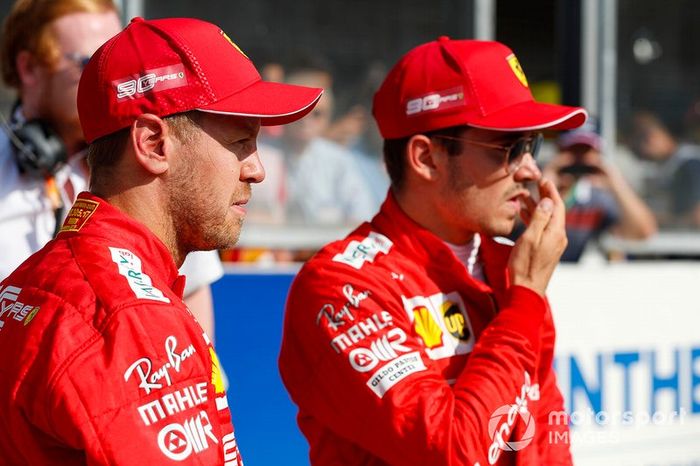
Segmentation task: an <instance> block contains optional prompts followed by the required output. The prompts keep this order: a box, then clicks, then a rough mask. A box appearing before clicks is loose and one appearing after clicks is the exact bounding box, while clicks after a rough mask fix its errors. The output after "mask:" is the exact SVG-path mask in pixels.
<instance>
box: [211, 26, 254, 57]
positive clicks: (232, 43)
mask: <svg viewBox="0 0 700 466" xmlns="http://www.w3.org/2000/svg"><path fill="white" fill-rule="evenodd" d="M219 32H220V33H221V35H222V36H224V39H226V40H227V41H228V43H229V44H231V45H233V46H234V47H235V48H236V50H238V51H239V52H241V55H243V56H244V57H246V58H248V55H246V54H245V53H244V52H243V50H241V48H240V47H239V46H238V45H236V43H235V42H234V41H232V40H231V38H230V37H229V36H228V35H227V34H226V33H225V32H224V31H222V30H219ZM248 60H250V58H248Z"/></svg>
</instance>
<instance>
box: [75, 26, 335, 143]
mask: <svg viewBox="0 0 700 466" xmlns="http://www.w3.org/2000/svg"><path fill="white" fill-rule="evenodd" d="M321 92H322V89H316V88H308V87H303V86H293V85H289V84H282V83H273V82H267V81H262V79H261V77H260V74H258V71H257V70H256V69H255V66H254V65H253V62H251V61H250V59H248V57H247V56H246V55H245V54H244V53H243V52H242V51H241V50H240V49H239V48H238V46H236V45H235V44H234V43H233V42H232V41H231V40H230V39H229V38H228V36H226V34H225V33H224V32H223V31H222V30H221V29H219V28H218V27H217V26H215V25H213V24H211V23H208V22H205V21H201V20H197V19H191V18H168V19H157V20H148V21H146V20H144V19H142V18H134V19H133V20H132V21H131V23H130V24H129V25H128V26H127V27H126V29H124V30H123V31H122V32H120V33H119V34H117V35H116V36H114V37H113V38H112V39H110V40H109V41H107V42H106V43H105V44H104V45H103V46H102V47H100V48H99V49H98V50H97V52H95V55H94V56H93V57H92V58H91V60H90V62H88V64H87V66H86V67H85V70H84V71H83V74H82V76H81V79H80V85H79V87H78V112H79V116H80V124H81V126H82V128H83V133H84V134H85V139H86V140H87V141H88V142H92V141H94V140H95V139H97V138H100V137H102V136H106V135H108V134H111V133H113V132H115V131H117V130H120V129H122V128H126V127H128V126H129V125H131V123H132V122H133V121H134V119H135V118H136V117H137V116H138V115H141V114H143V113H153V114H155V115H159V116H167V115H172V114H174V113H180V112H186V111H189V110H202V111H211V112H215V113H225V114H232V115H241V116H252V117H259V118H261V124H262V125H280V124H285V123H290V122H292V121H295V120H297V119H299V118H301V117H302V116H304V115H306V114H307V113H308V112H310V111H311V109H313V107H314V106H315V105H316V103H317V102H318V99H319V98H320V96H321Z"/></svg>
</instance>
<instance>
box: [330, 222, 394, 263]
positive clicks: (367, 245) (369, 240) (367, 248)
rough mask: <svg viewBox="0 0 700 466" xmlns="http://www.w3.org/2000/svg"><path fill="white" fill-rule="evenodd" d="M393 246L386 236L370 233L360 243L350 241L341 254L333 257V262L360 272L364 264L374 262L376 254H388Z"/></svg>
mask: <svg viewBox="0 0 700 466" xmlns="http://www.w3.org/2000/svg"><path fill="white" fill-rule="evenodd" d="M393 245H394V243H392V242H391V240H390V239H389V238H387V237H386V236H384V235H382V234H380V233H375V232H374V231H371V232H370V233H369V235H368V236H367V237H366V238H365V239H363V240H362V241H350V243H349V244H348V247H347V248H345V251H344V252H343V253H342V254H336V255H335V256H334V257H333V261H334V262H342V263H343V264H347V265H349V266H350V267H353V268H355V269H357V270H360V269H361V268H362V266H363V265H364V263H365V262H368V261H369V262H374V258H375V257H376V256H377V254H379V253H380V252H381V253H384V254H389V250H390V249H391V247H392V246H393Z"/></svg>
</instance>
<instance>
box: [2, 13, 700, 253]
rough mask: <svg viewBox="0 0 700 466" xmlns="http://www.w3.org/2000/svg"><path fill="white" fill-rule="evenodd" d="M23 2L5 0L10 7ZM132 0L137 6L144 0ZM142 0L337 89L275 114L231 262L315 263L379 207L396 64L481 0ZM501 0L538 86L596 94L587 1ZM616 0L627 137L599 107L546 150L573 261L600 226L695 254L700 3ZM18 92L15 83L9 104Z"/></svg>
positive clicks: (506, 30) (502, 16)
mask: <svg viewBox="0 0 700 466" xmlns="http://www.w3.org/2000/svg"><path fill="white" fill-rule="evenodd" d="M9 3H10V2H8V1H3V2H0V4H1V6H2V8H3V11H7V10H8V9H9ZM121 3H122V9H123V10H124V14H125V15H128V12H129V11H132V10H131V9H130V8H129V6H130V5H131V4H132V3H134V2H128V1H123V2H121ZM136 3H138V4H139V5H140V8H141V11H139V13H140V14H143V15H144V16H146V17H159V16H199V17H201V18H203V19H206V20H210V21H214V22H217V23H219V24H220V25H221V26H222V27H223V28H224V29H226V30H230V31H232V32H233V33H235V35H236V37H237V38H239V39H238V41H239V45H240V46H241V47H242V48H243V49H244V50H245V51H246V53H248V54H249V55H250V56H251V58H253V60H254V61H255V62H256V63H257V64H259V65H260V71H261V74H262V75H263V76H264V78H265V79H268V80H273V81H280V82H282V81H283V82H289V83H295V84H303V85H309V86H318V87H323V88H324V89H325V90H326V91H325V94H324V96H323V98H322V100H321V102H320V103H319V105H318V106H317V107H316V108H315V109H314V110H313V112H312V113H311V114H310V116H309V117H308V118H305V119H303V120H301V121H299V122H297V123H295V124H293V125H289V126H287V127H284V128H282V127H267V128H263V131H262V132H261V135H260V138H259V144H258V147H259V153H260V155H261V159H262V161H263V164H264V166H265V169H266V179H265V181H264V182H263V183H262V184H261V185H258V186H255V187H254V188H253V197H252V200H251V202H250V203H249V205H248V211H249V215H248V219H247V224H246V227H245V228H244V235H243V237H242V240H241V243H240V247H239V248H237V249H235V250H229V251H221V256H222V259H224V260H225V261H231V262H244V263H258V264H270V263H287V262H296V261H303V260H305V259H307V258H308V257H310V255H311V254H313V252H314V250H315V247H316V246H320V245H321V244H323V243H325V242H327V241H329V240H332V239H335V238H340V237H342V236H343V235H344V234H345V233H347V232H348V231H349V229H350V227H351V226H352V225H356V224H357V223H358V222H359V221H362V220H369V219H370V217H371V216H372V215H373V213H374V212H376V211H377V210H378V208H379V205H380V204H381V203H382V201H383V200H384V198H385V196H386V192H387V189H388V187H389V179H388V176H387V174H386V171H385V169H384V166H383V162H382V140H381V138H380V136H379V133H378V131H377V129H376V126H375V124H374V121H373V119H372V115H371V107H372V96H373V94H374V92H375V91H376V89H377V88H378V86H379V83H380V82H381V80H382V79H383V77H384V75H385V73H386V71H387V64H389V63H393V61H395V59H396V58H397V57H398V56H400V55H401V54H403V53H404V52H405V51H406V50H408V49H409V48H411V47H412V46H414V45H415V44H418V43H420V42H424V41H427V40H431V39H434V38H436V37H437V36H438V35H441V34H449V35H451V36H453V37H474V34H475V26H474V14H475V11H476V10H475V8H476V7H475V3H476V2H473V1H458V0H441V1H438V2H413V3H411V4H409V5H403V6H401V7H400V8H401V9H400V10H398V8H399V7H398V6H397V5H396V4H395V3H394V2H391V1H385V0H382V1H375V2H369V1H364V0H363V1H359V2H347V1H343V0H332V1H328V2H323V4H315V3H314V2H301V3H299V4H295V5H294V7H292V6H290V5H288V4H286V2H282V1H276V0H275V1H268V2H253V4H248V3H245V4H244V3H241V2H230V4H227V5H226V6H222V5H221V4H219V3H218V2H207V1H203V2H198V6H197V9H196V10H195V8H194V7H193V6H192V4H191V3H190V2H187V1H186V0H173V1H171V2H168V3H167V8H166V4H164V3H162V2H149V1H143V2H136ZM523 3H526V4H527V5H523ZM494 4H495V5H496V13H495V23H496V24H495V37H494V39H497V40H500V41H503V42H505V43H506V44H508V45H509V46H510V47H512V48H513V50H514V51H515V52H516V54H518V56H519V58H520V62H521V63H523V66H524V70H525V73H526V74H527V76H528V80H529V81H530V84H531V88H532V90H533V93H535V97H536V98H537V99H538V100H543V101H551V102H556V103H564V104H573V105H577V104H581V103H583V102H582V101H581V100H582V99H581V95H580V94H581V93H580V91H579V89H580V88H581V85H582V82H581V81H582V80H583V79H584V78H583V77H582V76H581V75H582V73H581V72H580V71H581V70H580V66H579V64H578V61H577V58H580V56H581V53H582V52H581V51H580V50H581V42H582V41H585V40H586V39H585V38H584V39H581V37H582V36H581V34H580V31H581V27H582V26H581V14H580V12H581V8H582V2H581V1H571V2H563V1H556V0H539V1H537V2H515V1H509V0H499V1H497V2H494ZM617 5H618V6H617V8H618V22H619V27H618V35H617V43H618V61H619V63H618V67H619V73H618V77H619V84H618V89H619V92H618V95H617V107H618V115H617V116H618V118H617V120H618V121H617V140H616V141H604V140H603V139H602V138H601V136H600V128H599V125H598V124H597V123H598V120H596V118H595V115H594V118H593V119H592V121H591V123H590V124H588V125H587V126H586V127H585V128H583V129H581V130H578V131H576V132H575V133H571V134H564V135H563V136H561V137H560V138H559V139H555V138H554V137H547V139H546V143H545V148H544V149H543V150H542V154H541V157H540V160H539V161H538V162H539V163H540V166H541V168H542V170H543V172H544V173H545V174H546V176H549V177H551V178H554V179H555V180H556V182H557V185H558V186H559V188H560V189H561V190H562V193H563V194H564V195H565V197H566V201H567V208H568V209H569V210H568V218H567V221H568V225H569V240H570V243H571V244H570V247H569V250H568V251H567V254H566V255H565V260H568V261H572V262H575V261H578V260H580V259H581V257H582V256H584V255H585V252H586V251H590V250H591V249H593V250H595V251H597V254H599V255H600V248H599V246H598V244H599V243H598V240H599V239H600V238H601V236H608V237H612V238H618V239H621V240H624V241H625V243H620V244H623V245H624V244H627V245H628V244H629V243H626V241H633V242H640V241H646V242H649V241H654V240H655V239H657V238H660V237H661V238H663V236H664V235H668V234H671V235H673V234H676V233H678V232H683V234H684V235H685V236H684V238H687V237H688V235H690V237H691V238H695V243H693V244H694V246H692V245H691V247H690V252H689V253H687V254H685V255H684V257H690V258H699V257H700V84H698V83H699V82H700V80H698V79H697V76H698V75H699V74H698V72H700V52H699V51H698V50H697V49H698V48H697V47H692V44H693V43H694V44H697V43H700V42H698V40H700V33H698V32H697V28H694V24H695V23H696V22H697V18H698V15H700V6H698V3H697V2H692V1H686V0H677V1H675V2H672V3H671V4H670V5H658V2H653V1H647V0H644V1H640V2H634V1H631V0H618V2H617ZM370 13H371V14H370ZM693 18H694V19H693ZM549 57H555V62H553V63H552V62H548V61H547V60H549V59H550V58H549ZM693 75H694V76H695V77H694V78H693ZM13 99H14V97H13V95H12V93H11V92H10V91H8V90H6V89H4V90H3V91H2V111H3V114H4V115H8V114H9V112H10V109H11V107H12V104H13ZM319 232H320V234H319ZM317 234H318V235H317ZM270 235H271V236H270ZM315 235H317V236H318V239H317V240H316V239H315V238H316V236H315ZM514 235H517V231H516V232H515V233H514ZM671 241H674V240H671ZM616 248H617V249H619V250H616ZM633 249H634V248H633ZM645 251H646V252H643V253H639V252H636V253H635V252H630V250H628V249H627V248H626V247H625V246H619V245H618V246H615V247H612V248H610V247H607V248H604V251H603V254H602V256H603V257H606V258H607V259H621V258H635V257H642V258H649V257H664V258H668V257H675V256H677V254H676V253H674V252H663V251H661V252H659V254H654V253H653V248H652V249H651V252H649V250H648V249H647V250H645Z"/></svg>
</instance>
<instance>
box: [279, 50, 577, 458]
mask: <svg viewBox="0 0 700 466" xmlns="http://www.w3.org/2000/svg"><path fill="white" fill-rule="evenodd" d="M373 113H374V117H375V119H376V121H377V124H378V126H379V130H380V132H381V134H382V136H383V137H384V139H385V142H384V159H385V162H386V165H387V170H388V172H389V175H390V177H391V183H392V184H391V189H390V191H389V194H388V196H387V199H386V201H385V202H384V204H383V206H382V207H381V210H380V211H379V213H378V214H377V215H376V216H375V217H374V218H373V220H372V221H371V222H369V223H365V224H363V225H361V226H360V227H359V228H358V229H356V230H355V231H354V232H352V233H351V234H350V235H349V236H348V237H347V238H345V239H344V240H341V241H337V242H334V243H332V244H330V245H328V246H326V247H325V248H323V249H322V250H321V251H320V252H319V253H318V254H317V255H316V256H315V257H314V258H313V259H312V260H311V261H309V262H308V263H307V264H306V265H305V266H304V268H303V269H302V270H301V271H300V273H299V275H298V277H297V278H296V280H295V281H294V283H293V285H292V288H291V291H290V295H289V298H288V302H287V309H286V316H285V323H284V335H283V343H282V350H281V355H280V370H281V374H282V378H283V381H284V383H285V385H286V387H287V389H288V390H289V392H290V394H291V397H292V399H293V401H294V402H295V403H296V404H297V405H298V406H299V416H298V422H299V426H300V428H301V430H302V432H303V433H304V435H305V436H306V438H307V439H308V441H309V443H310V446H311V450H310V459H311V463H312V464H313V465H331V464H344V465H360V464H362V465H387V464H391V465H401V466H409V465H431V466H439V465H469V466H472V465H481V466H486V465H489V464H499V465H505V464H518V465H521V466H522V465H533V466H534V465H539V466H541V465H555V464H556V465H568V464H571V456H570V453H569V448H568V442H567V441H566V440H563V439H566V438H567V437H566V435H567V434H568V425H567V424H568V421H567V417H566V415H565V414H564V413H563V399H562V396H561V394H560V392H559V390H558V388H557V386H556V381H555V374H554V371H553V369H552V356H553V348H554V326H553V322H552V314H551V312H550V309H549V306H548V303H547V300H546V297H545V290H546V288H547V284H548V282H549V280H550V277H551V275H552V273H553V271H554V269H555V267H556V265H557V263H558V261H559V257H560V255H561V254H562V251H563V250H564V248H565V246H566V235H565V229H564V216H565V209H564V204H563V202H562V199H561V198H560V196H559V194H558V193H557V191H556V188H555V187H554V185H553V183H552V182H551V181H547V180H543V179H542V177H541V173H540V171H539V169H538V168H537V165H536V164H535V158H536V156H537V151H538V148H539V145H540V143H541V141H542V135H541V133H540V131H541V130H544V129H548V130H551V129H569V128H574V127H577V126H579V125H581V124H582V123H583V122H584V121H585V119H586V112H585V111H584V110H583V109H581V108H576V107H564V106H559V105H549V104H543V103H538V102H535V101H534V100H533V97H532V94H531V92H530V90H529V88H528V83H527V80H526V78H525V75H524V73H523V71H522V69H521V67H520V65H519V63H518V60H517V58H516V57H515V55H514V54H513V52H512V51H511V50H509V49H508V48H507V47H505V46H504V45H502V44H500V43H497V42H482V41H472V40H450V39H449V38H446V37H441V38H439V39H438V40H437V41H433V42H430V43H427V44H424V45H421V46H419V47H416V48H415V49H413V50H411V51H410V52H408V53H407V54H406V55H405V56H404V57H403V58H402V59H401V60H400V61H399V62H398V64H396V66H395V67H394V68H393V69H392V70H391V71H390V72H389V74H388V76H387V77H386V79H385V81H384V83H383V84H382V86H381V87H380V89H379V90H378V92H377V93H376V94H375V98H374V109H373ZM529 183H532V184H535V186H536V188H537V189H536V190H537V191H538V192H539V196H538V197H539V198H540V200H539V201H537V200H536V199H534V198H533V196H531V195H530V194H529V191H528V188H527V186H526V185H527V184H529ZM518 215H520V216H521V217H522V218H523V219H524V221H525V222H526V223H527V224H528V227H527V229H526V231H525V233H524V234H523V235H522V237H521V238H520V239H519V240H518V242H517V243H515V245H512V244H506V241H505V240H503V239H502V238H501V237H503V236H505V235H507V234H508V233H510V231H511V230H512V228H513V226H514V222H515V220H516V217H517V216H518ZM550 416H553V417H550Z"/></svg>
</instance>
